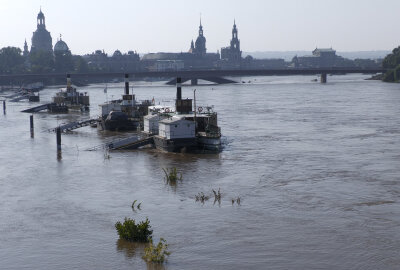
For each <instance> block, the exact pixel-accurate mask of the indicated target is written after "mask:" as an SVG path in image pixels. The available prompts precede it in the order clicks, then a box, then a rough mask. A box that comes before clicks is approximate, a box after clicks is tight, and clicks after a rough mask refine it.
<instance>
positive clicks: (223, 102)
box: [0, 75, 400, 270]
mask: <svg viewBox="0 0 400 270" xmlns="http://www.w3.org/2000/svg"><path fill="white" fill-rule="evenodd" d="M365 78H366V76H363V75H348V76H332V77H328V84H326V85H321V84H319V83H315V82H311V80H312V79H314V77H313V76H292V77H246V78H244V77H243V78H240V80H241V81H243V82H245V83H240V84H237V85H221V86H219V85H202V86H196V87H193V86H184V88H183V94H182V95H183V97H184V98H186V97H188V98H192V97H193V89H194V88H196V89H197V91H196V97H197V104H201V105H203V106H205V105H214V109H215V111H217V112H218V118H219V124H220V126H221V129H222V133H223V143H224V149H223V151H222V152H221V153H219V154H199V155H190V154H169V153H161V152H158V151H156V150H138V151H120V152H110V153H105V152H104V151H103V150H102V149H99V150H97V151H87V150H88V149H89V148H91V147H94V146H98V145H102V144H104V143H105V142H107V141H110V140H112V139H115V138H117V137H124V136H128V135H132V134H129V133H128V134H126V133H123V134H118V133H112V132H106V133H104V132H100V131H97V130H96V129H95V128H91V127H84V128H81V129H78V130H76V131H74V132H72V133H70V134H63V135H62V154H61V155H62V156H61V157H57V151H56V136H55V134H54V133H51V132H47V131H46V130H47V129H50V128H54V127H56V126H57V125H59V124H61V123H64V122H69V121H74V120H77V119H87V118H89V117H95V116H96V115H98V113H99V109H98V104H100V103H103V102H104V101H105V100H106V99H107V98H108V99H111V98H114V99H115V98H120V95H121V94H122V93H123V91H124V90H123V84H122V83H120V84H118V83H116V84H109V85H108V93H107V95H106V94H104V93H103V89H104V87H105V85H103V84H101V85H91V86H88V87H81V88H80V89H79V90H80V91H86V92H88V94H89V95H90V99H91V111H90V113H86V114H80V113H70V114H66V115H54V114H48V113H45V112H41V113H37V114H35V115H34V123H35V137H34V138H33V139H32V138H30V133H29V114H26V113H21V112H20V111H21V110H23V109H25V108H28V107H31V106H33V105H32V103H31V104H29V102H27V101H21V102H16V103H12V102H7V113H6V115H3V114H2V110H1V111H0V113H1V114H0V143H1V144H0V145H1V146H0V269H146V268H148V269H153V268H154V267H153V266H151V265H146V263H145V262H144V261H143V259H142V258H141V255H142V254H143V246H142V245H135V244H129V243H125V242H123V241H118V235H117V232H116V230H115V228H114V224H115V223H116V222H117V221H122V220H123V219H124V217H129V218H133V219H136V220H137V221H140V220H144V219H145V218H146V217H148V218H149V220H150V225H151V226H152V229H153V230H154V233H153V238H154V241H155V242H158V240H159V238H160V237H163V238H165V239H166V241H167V242H168V244H169V250H170V251H171V252H172V253H171V255H170V256H169V259H168V262H167V263H166V264H164V266H163V267H158V268H157V267H156V269H363V270H366V269H371V270H372V269H374V270H375V269H389V270H390V269H400V86H399V84H385V83H382V82H378V81H366V80H364V79H365ZM131 85H132V84H131ZM133 86H134V93H135V94H136V98H137V99H152V98H153V97H154V98H155V101H156V103H158V102H160V103H164V102H166V101H167V100H170V101H171V100H173V98H174V97H175V95H176V93H175V91H176V90H175V87H172V86H165V85H164V84H163V83H161V82H153V83H145V82H134V83H133ZM56 91H57V88H55V87H53V88H46V89H44V90H43V91H42V92H41V103H47V102H49V101H50V100H51V97H52V95H54V93H55V92H56ZM0 105H1V104H0ZM1 109H2V108H1ZM172 167H176V168H177V169H178V171H180V172H181V173H182V175H183V180H182V181H181V182H178V183H177V185H176V186H170V185H168V184H166V183H165V180H164V173H163V170H162V168H172ZM212 189H214V190H218V189H220V191H221V193H222V199H221V202H220V203H218V202H216V203H215V204H214V198H213V195H212ZM199 192H204V193H205V194H207V195H209V196H211V198H210V199H209V200H208V201H206V202H204V204H203V203H200V202H196V201H195V195H197V194H198V193H199ZM237 197H240V198H241V204H240V205H237V203H235V204H234V205H232V199H236V198H237ZM134 200H137V202H141V203H142V204H141V210H137V211H136V212H134V211H132V209H131V204H132V202H133V201H134Z"/></svg>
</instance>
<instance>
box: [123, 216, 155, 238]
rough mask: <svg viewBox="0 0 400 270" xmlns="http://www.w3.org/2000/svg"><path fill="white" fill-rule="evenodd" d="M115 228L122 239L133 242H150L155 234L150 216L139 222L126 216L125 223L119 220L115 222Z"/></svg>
mask: <svg viewBox="0 0 400 270" xmlns="http://www.w3.org/2000/svg"><path fill="white" fill-rule="evenodd" d="M115 228H116V229H117V232H118V235H119V238H120V239H124V240H127V241H132V242H149V241H150V240H151V235H152V234H153V230H151V226H150V221H149V219H148V218H146V220H145V221H141V222H140V223H138V224H136V222H135V220H134V219H130V218H125V221H124V223H121V222H119V221H118V222H117V223H115Z"/></svg>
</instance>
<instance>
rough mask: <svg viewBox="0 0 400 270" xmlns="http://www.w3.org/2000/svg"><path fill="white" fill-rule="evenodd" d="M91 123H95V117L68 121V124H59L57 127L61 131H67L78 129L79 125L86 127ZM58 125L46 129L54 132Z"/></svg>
mask: <svg viewBox="0 0 400 270" xmlns="http://www.w3.org/2000/svg"><path fill="white" fill-rule="evenodd" d="M93 124H97V119H88V120H83V121H77V122H71V123H68V124H63V125H60V126H58V127H59V128H60V129H61V132H67V131H71V130H74V129H78V128H81V127H87V126H90V125H93ZM58 127H56V128H51V129H48V130H47V131H49V132H55V131H56V130H57V128H58Z"/></svg>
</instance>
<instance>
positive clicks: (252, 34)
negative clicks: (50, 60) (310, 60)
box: [0, 0, 400, 54]
mask: <svg viewBox="0 0 400 270" xmlns="http://www.w3.org/2000/svg"><path fill="white" fill-rule="evenodd" d="M40 6H41V7H42V11H43V13H44V14H45V16H46V26H47V30H48V31H50V32H51V35H52V38H53V45H54V44H55V42H56V41H57V37H58V36H59V35H60V33H61V34H62V35H63V40H64V41H66V42H67V44H68V45H69V47H70V49H71V51H72V53H74V54H85V53H90V52H93V51H94V50H96V49H104V50H105V51H106V52H107V53H112V52H113V51H115V50H116V49H119V50H121V51H122V52H127V51H128V50H136V51H138V52H141V53H147V52H161V51H164V52H165V51H174V52H180V51H187V50H188V49H189V46H190V41H191V40H192V39H196V37H197V34H198V26H199V18H200V14H201V18H202V22H203V27H204V35H205V37H206V38H207V49H208V52H216V51H217V50H220V48H221V47H224V46H227V45H228V44H229V41H230V38H231V30H232V24H233V19H234V18H236V24H237V26H238V29H239V38H240V40H241V47H242V50H243V51H285V50H307V51H311V50H313V49H314V48H315V47H316V46H318V47H331V46H332V47H333V48H334V49H336V50H338V51H362V50H392V49H393V48H394V47H397V46H398V45H400V33H399V30H398V29H399V27H398V24H399V16H400V15H399V14H400V0H246V1H244V0H197V1H192V0H140V1H139V0H113V1H110V0H107V1H106V0H63V1H59V0H0V48H1V47H4V46H17V47H21V48H22V46H23V42H24V39H25V38H26V40H27V42H28V45H29V47H30V44H31V38H32V32H33V31H35V30H36V17H37V14H38V12H39V8H40Z"/></svg>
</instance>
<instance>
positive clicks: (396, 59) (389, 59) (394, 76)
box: [382, 46, 400, 82]
mask: <svg viewBox="0 0 400 270" xmlns="http://www.w3.org/2000/svg"><path fill="white" fill-rule="evenodd" d="M382 66H383V68H385V69H387V72H386V74H384V76H383V81H385V82H396V81H399V80H400V46H399V47H397V48H395V49H393V51H392V53H391V54H388V55H387V56H386V57H385V59H383V62H382Z"/></svg>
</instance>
